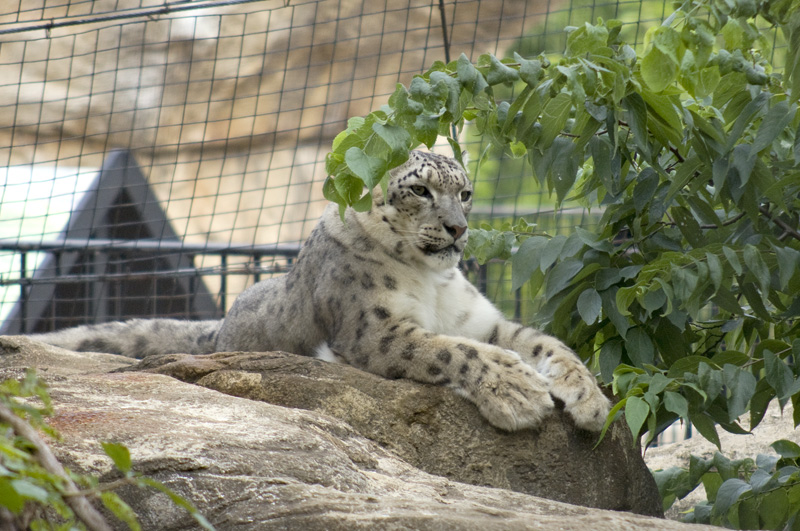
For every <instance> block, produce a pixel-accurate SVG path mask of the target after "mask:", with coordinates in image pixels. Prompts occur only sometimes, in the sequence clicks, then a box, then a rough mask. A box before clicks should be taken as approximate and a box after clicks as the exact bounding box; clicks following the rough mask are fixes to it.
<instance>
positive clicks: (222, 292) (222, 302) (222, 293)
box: [219, 254, 228, 317]
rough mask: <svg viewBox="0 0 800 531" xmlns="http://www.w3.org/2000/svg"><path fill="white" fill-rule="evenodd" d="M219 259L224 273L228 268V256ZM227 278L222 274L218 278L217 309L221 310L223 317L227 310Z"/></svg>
mask: <svg viewBox="0 0 800 531" xmlns="http://www.w3.org/2000/svg"><path fill="white" fill-rule="evenodd" d="M219 258H220V261H221V263H220V265H221V266H222V271H225V268H226V267H228V256H227V255H224V254H223V255H222V256H220V257H219ZM227 280H228V276H227V275H225V274H224V273H223V274H221V275H220V277H219V307H220V309H221V310H222V315H223V317H224V316H225V310H226V309H227V306H226V304H227V291H228V282H227Z"/></svg>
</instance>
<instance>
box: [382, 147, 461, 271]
mask: <svg viewBox="0 0 800 531" xmlns="http://www.w3.org/2000/svg"><path fill="white" fill-rule="evenodd" d="M471 208H472V183H471V182H470V180H469V178H468V177H467V174H466V172H465V171H464V169H463V168H462V167H461V166H460V165H459V164H458V162H456V161H455V160H454V159H452V158H449V157H445V156H442V155H436V154H434V153H427V152H422V151H412V152H411V155H410V157H409V159H408V161H407V162H406V163H405V164H403V165H402V166H399V167H397V168H395V169H394V170H392V172H391V177H390V178H389V184H388V188H387V193H386V197H385V199H384V197H383V194H381V193H380V192H378V193H376V194H375V204H374V205H373V211H374V212H376V213H377V214H379V215H380V216H381V220H382V221H383V223H386V224H388V225H389V228H390V230H391V232H392V233H393V234H394V235H395V239H396V243H395V245H396V248H397V250H398V252H400V251H402V253H403V254H406V255H409V257H410V258H413V259H415V260H417V261H422V262H424V263H426V264H427V265H428V266H430V267H431V268H433V269H439V270H443V269H448V268H450V267H453V266H455V265H456V264H457V263H458V261H459V260H460V259H461V255H462V253H463V251H464V246H465V245H466V244H467V232H468V230H467V215H468V214H469V211H470V209H471Z"/></svg>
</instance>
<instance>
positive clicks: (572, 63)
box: [324, 0, 800, 522]
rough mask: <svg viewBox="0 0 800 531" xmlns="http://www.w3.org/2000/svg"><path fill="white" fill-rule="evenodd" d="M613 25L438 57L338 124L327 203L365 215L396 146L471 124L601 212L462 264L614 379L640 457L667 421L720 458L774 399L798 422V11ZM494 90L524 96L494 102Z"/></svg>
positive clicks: (517, 238) (739, 1) (739, 11)
mask: <svg viewBox="0 0 800 531" xmlns="http://www.w3.org/2000/svg"><path fill="white" fill-rule="evenodd" d="M621 29H622V25H621V23H620V22H618V21H614V20H611V21H605V22H604V21H602V20H600V21H598V24H596V25H592V24H588V23H587V24H584V25H583V26H580V27H577V28H571V32H570V33H569V35H568V37H567V47H566V51H565V53H564V54H563V55H562V56H559V58H558V59H553V62H552V64H551V61H550V60H549V59H548V58H547V57H545V56H543V55H542V56H539V57H536V58H524V57H521V56H520V55H519V54H515V55H514V58H513V59H511V60H503V61H501V60H498V59H497V58H496V57H493V56H490V55H484V56H481V57H480V58H479V59H478V61H477V63H476V64H473V63H471V62H470V61H469V60H468V58H467V57H466V56H464V55H462V56H461V57H460V58H459V59H458V60H456V61H453V62H451V63H450V64H444V63H442V62H437V63H435V64H434V65H433V67H432V68H431V69H430V70H429V71H428V72H426V73H425V74H423V75H420V76H416V77H414V79H413V80H412V81H411V84H410V85H409V86H408V87H405V86H403V85H398V86H397V89H396V91H395V92H394V94H393V95H392V97H391V98H390V99H389V102H388V105H385V106H383V107H381V109H379V110H377V111H375V112H372V113H370V114H369V115H368V116H366V117H357V118H353V119H351V120H350V122H349V126H348V128H347V130H346V131H344V132H342V133H341V134H340V135H338V136H337V137H336V139H335V140H334V142H333V146H332V152H331V153H330V154H329V155H328V159H327V170H328V173H329V175H330V176H331V177H330V178H329V179H328V180H327V181H326V183H325V187H324V193H325V196H326V197H327V198H328V199H330V200H332V201H334V202H337V203H338V204H339V205H340V207H341V208H342V209H344V208H345V206H346V205H352V206H353V207H354V208H356V209H368V208H369V204H370V201H371V193H373V192H374V191H376V190H378V188H377V186H378V185H384V184H385V181H386V175H387V171H388V170H390V169H391V168H393V167H395V166H397V165H399V164H401V163H402V162H403V161H405V160H406V158H407V156H408V151H409V150H410V149H412V148H414V147H416V146H419V145H425V146H428V147H431V146H432V145H433V144H434V142H436V140H437V138H438V137H439V136H443V137H445V138H447V140H448V142H449V143H450V144H451V145H452V146H453V150H454V152H455V155H456V157H457V158H458V157H460V154H461V149H460V146H459V143H458V140H457V138H456V137H454V136H452V134H453V133H452V132H451V131H455V132H456V133H458V132H460V131H461V130H463V128H464V125H465V123H467V122H470V123H472V124H474V126H475V128H476V129H477V130H478V131H479V133H480V134H481V135H482V136H483V137H484V138H485V139H487V140H488V141H489V143H490V145H491V149H492V150H493V151H494V152H496V153H503V154H505V155H506V156H508V157H511V158H519V159H524V160H526V161H527V162H528V163H529V165H530V168H531V171H532V174H533V176H534V178H535V179H537V180H538V181H539V183H540V184H541V185H542V186H544V187H546V188H547V189H548V190H549V191H550V192H551V193H552V194H554V195H555V199H556V201H557V203H561V202H563V201H565V200H577V201H579V202H581V203H582V204H583V205H584V206H586V207H587V208H591V209H595V210H598V211H599V212H601V213H602V216H601V221H600V223H599V225H598V226H597V228H596V229H593V230H586V229H582V228H576V229H575V232H574V233H573V234H571V235H570V236H564V235H558V236H550V235H547V234H543V233H538V232H535V231H532V230H530V228H528V227H526V228H524V230H518V229H519V227H518V228H516V229H515V228H513V227H507V228H506V229H508V230H498V229H491V228H488V227H487V228H485V229H483V230H473V231H472V232H471V242H470V246H469V248H468V252H469V253H470V254H472V255H474V256H476V257H478V258H479V260H480V261H481V262H485V261H487V260H489V259H492V258H503V259H509V260H510V261H511V263H512V277H513V278H512V281H513V287H514V289H517V288H519V287H520V286H523V285H526V286H527V287H529V288H530V290H529V291H530V292H531V293H532V294H533V295H539V296H542V295H543V296H544V298H545V301H546V303H545V304H544V305H543V306H542V308H541V311H540V312H539V315H538V316H537V318H536V321H537V324H538V325H540V326H543V327H545V328H546V329H547V330H548V331H549V332H551V333H553V334H555V335H556V336H558V337H560V338H562V339H564V340H565V341H566V342H567V343H568V344H569V345H570V346H572V347H573V348H575V349H576V351H577V352H578V353H579V355H581V356H582V357H583V358H584V359H586V360H589V361H590V362H591V363H592V365H593V366H594V367H595V368H597V369H598V370H599V372H600V374H601V376H602V378H603V380H604V381H605V382H606V383H612V385H613V389H614V391H615V394H616V395H617V396H618V397H619V399H620V401H619V402H618V403H617V405H616V407H615V408H614V410H613V412H612V415H610V416H609V419H608V422H609V423H610V422H611V421H612V420H613V419H615V418H616V417H617V416H619V415H620V414H621V413H623V412H624V413H625V418H626V421H627V423H628V425H629V426H630V428H631V430H632V431H633V432H634V434H636V435H642V436H643V437H644V442H645V443H646V444H647V443H649V442H650V441H652V440H653V439H654V437H655V436H656V435H657V434H658V433H659V432H660V431H662V430H663V429H665V427H667V426H669V425H670V424H672V423H673V422H675V421H676V420H677V419H682V420H683V421H684V422H688V423H691V424H692V425H693V426H694V427H695V429H696V430H697V431H698V432H699V433H701V434H702V435H703V436H704V437H706V438H707V439H709V440H710V441H712V442H714V443H715V444H717V445H718V446H719V436H718V432H717V428H718V427H721V428H722V429H725V430H727V431H730V432H732V433H739V434H742V433H747V429H745V428H744V427H743V426H742V424H740V419H741V418H747V420H748V421H749V427H748V429H752V428H753V427H755V426H756V425H758V423H759V422H760V421H761V419H762V417H763V415H764V412H765V410H766V407H767V405H768V404H769V403H770V402H771V401H772V400H773V399H777V400H778V402H779V404H780V405H781V407H782V406H783V405H785V404H786V403H788V402H789V401H791V402H792V404H793V406H795V407H794V411H795V413H794V423H795V425H797V424H798V423H800V383H799V382H798V376H800V339H799V337H800V333H798V332H800V320H798V316H799V315H800V298H798V297H797V293H798V292H800V230H799V227H800V131H799V128H800V113H798V97H800V2H799V1H798V0H764V1H761V2H753V1H752V0H685V1H684V2H683V3H681V4H678V8H677V9H676V10H675V12H674V13H673V14H672V15H671V16H670V17H669V18H668V19H667V20H665V21H664V23H663V24H661V25H659V26H655V27H652V28H650V30H649V31H648V32H647V35H646V38H645V47H644V50H640V51H639V53H637V51H636V50H634V49H633V48H632V47H631V46H629V45H627V44H626V43H625V42H623V41H622V39H621V34H622V33H621ZM781 39H782V40H783V41H785V42H786V43H788V45H787V46H785V47H784V48H781V50H780V53H781V54H783V55H784V56H785V65H783V67H782V69H776V68H774V67H773V65H772V64H771V63H770V60H769V58H771V57H773V55H775V54H773V50H772V48H771V46H772V44H773V43H776V42H781ZM511 84H517V86H520V85H521V86H522V87H523V88H522V89H521V91H519V92H518V93H517V95H516V97H515V98H513V99H511V100H508V101H498V100H497V99H496V98H495V89H496V88H500V87H503V86H508V85H511ZM453 126H454V127H453ZM488 154H489V150H486V151H484V152H483V153H482V154H481V157H480V159H481V160H484V159H486V158H487V157H488ZM479 162H480V160H479ZM365 185H366V188H365ZM365 189H366V192H365ZM376 193H380V192H379V191H378V192H376ZM764 473H768V471H765V472H764ZM778 473H780V472H778ZM753 475H755V472H753ZM759 475H761V473H759ZM751 477H752V476H751ZM789 483H791V484H792V485H793V483H792V482H791V481H790V482H789ZM753 492H755V490H753ZM799 492H800V491H799ZM788 496H789V499H790V501H791V500H793V499H794V497H795V496H797V494H795V493H794V490H791V491H790V494H789V495H788ZM753 497H754V498H757V497H758V496H757V495H756V494H754V495H753ZM737 503H755V502H745V501H742V502H737ZM792 503H793V502H792ZM733 505H735V504H733ZM791 507H792V510H796V508H795V506H794V505H791ZM720 518H722V516H720ZM725 518H729V515H728V516H725ZM730 521H731V522H732V521H733V520H730Z"/></svg>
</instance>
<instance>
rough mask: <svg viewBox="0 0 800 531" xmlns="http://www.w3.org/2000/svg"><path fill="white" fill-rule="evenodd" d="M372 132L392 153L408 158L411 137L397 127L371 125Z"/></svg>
mask: <svg viewBox="0 0 800 531" xmlns="http://www.w3.org/2000/svg"><path fill="white" fill-rule="evenodd" d="M372 130H373V131H375V133H377V134H378V136H379V137H381V138H382V139H383V141H384V142H386V144H387V145H388V146H389V149H391V150H392V151H393V152H400V153H405V154H406V158H408V150H409V148H410V147H411V135H410V134H408V131H406V130H405V129H404V128H402V127H400V126H399V125H384V124H379V123H375V124H372ZM351 169H352V168H351Z"/></svg>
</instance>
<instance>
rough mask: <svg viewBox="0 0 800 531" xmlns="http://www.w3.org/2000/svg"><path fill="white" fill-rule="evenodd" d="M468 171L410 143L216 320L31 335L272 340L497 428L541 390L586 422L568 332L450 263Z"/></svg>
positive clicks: (528, 406) (589, 390) (107, 343)
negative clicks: (547, 328) (436, 393)
mask: <svg viewBox="0 0 800 531" xmlns="http://www.w3.org/2000/svg"><path fill="white" fill-rule="evenodd" d="M472 194H473V185H472V183H471V181H470V179H469V178H468V176H467V173H466V172H465V170H464V169H463V168H462V167H461V165H460V164H459V163H458V162H456V161H455V159H453V158H450V157H446V156H442V155H437V154H434V153H430V152H425V151H412V152H411V153H410V157H409V159H408V161H407V162H406V163H404V164H403V165H401V166H399V167H397V168H395V169H394V170H392V171H391V172H390V174H389V177H388V187H387V188H386V191H385V192H383V191H381V190H380V188H376V189H375V191H374V194H373V204H372V208H371V209H370V210H369V211H366V212H357V211H355V210H354V209H352V208H348V209H347V210H346V211H345V214H344V216H340V211H339V207H338V205H336V204H330V205H329V206H328V207H327V208H326V210H325V211H324V213H323V215H322V218H321V219H320V221H319V222H318V223H317V225H316V227H315V228H314V230H313V231H312V233H311V235H310V236H309V238H308V240H307V241H306V243H305V244H304V245H303V247H302V249H301V252H300V254H299V257H298V259H297V261H296V262H295V264H294V265H293V266H292V268H291V270H290V271H289V272H288V273H287V274H285V275H283V276H280V277H276V278H271V279H267V280H263V281H260V282H258V283H255V284H253V285H252V286H250V287H249V288H247V289H246V290H244V291H243V292H242V293H241V294H240V295H239V297H238V298H237V299H236V301H235V302H234V304H233V305H232V307H231V309H230V311H229V312H228V314H227V315H226V316H225V317H224V318H223V319H222V320H219V321H180V320H173V319H134V320H130V321H125V322H113V323H105V324H99V325H85V326H80V327H77V328H72V329H66V330H62V331H56V332H51V333H46V334H40V335H35V336H32V337H33V338H34V339H38V340H40V341H43V342H45V343H49V344H52V345H56V346H60V347H64V348H67V349H71V350H76V351H94V352H107V353H118V354H123V355H126V356H131V357H135V358H143V357H146V356H150V355H154V354H169V353H190V354H209V353H213V352H231V351H275V350H281V351H286V352H291V353H295V354H301V355H308V356H316V357H319V358H322V359H326V360H328V361H339V362H344V363H347V364H350V365H352V366H354V367H357V368H359V369H363V370H365V371H368V372H371V373H374V374H377V375H380V376H383V377H385V378H392V379H397V378H407V379H411V380H415V381H417V382H424V383H429V384H436V385H441V386H447V387H450V388H452V389H454V390H455V392H457V393H459V394H460V395H462V396H464V397H466V398H467V399H468V400H470V401H471V402H473V403H474V404H475V405H476V406H477V408H478V410H479V411H480V412H481V414H482V415H483V416H484V417H485V418H486V419H487V420H488V422H489V423H491V424H492V425H494V426H496V427H498V428H500V429H502V430H506V431H516V430H521V429H525V428H532V427H536V426H538V425H539V424H540V423H541V422H542V420H543V419H544V418H545V417H547V416H548V415H551V414H552V412H553V411H554V409H555V404H554V400H556V399H557V400H558V401H561V402H562V403H563V408H564V410H565V411H566V412H567V413H568V414H569V415H570V416H571V417H572V418H573V420H574V423H575V425H576V426H577V427H578V428H581V429H585V430H591V431H599V430H600V429H601V428H602V427H603V425H604V423H605V420H606V416H607V414H608V411H609V400H608V399H607V398H606V396H605V395H604V394H603V392H602V391H601V389H600V387H599V386H598V383H597V380H596V378H595V376H594V375H593V374H592V373H591V372H590V371H589V370H588V368H587V367H586V366H585V365H584V364H583V363H582V361H581V360H580V358H579V357H578V356H577V355H575V354H574V353H573V352H572V351H571V350H570V349H569V348H567V346H566V345H565V344H564V343H562V342H561V341H559V340H558V339H556V338H554V337H551V336H549V335H546V334H544V333H543V332H541V331H539V330H536V329H534V328H530V327H526V326H523V325H521V324H519V323H516V322H513V321H510V320H507V319H506V318H505V317H504V316H503V315H502V314H501V312H500V311H499V310H498V309H497V308H496V307H495V306H494V305H493V304H492V303H491V302H489V300H488V299H487V298H486V297H484V296H483V295H482V294H481V293H480V292H479V291H478V290H477V289H476V288H475V287H474V286H473V285H472V284H471V283H470V282H469V281H468V280H467V278H466V277H465V276H464V274H463V273H462V272H461V270H460V269H459V267H458V265H459V262H460V260H461V259H462V254H463V251H464V247H465V245H466V243H467V236H468V228H467V216H468V214H469V212H470V209H471V207H472Z"/></svg>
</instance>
